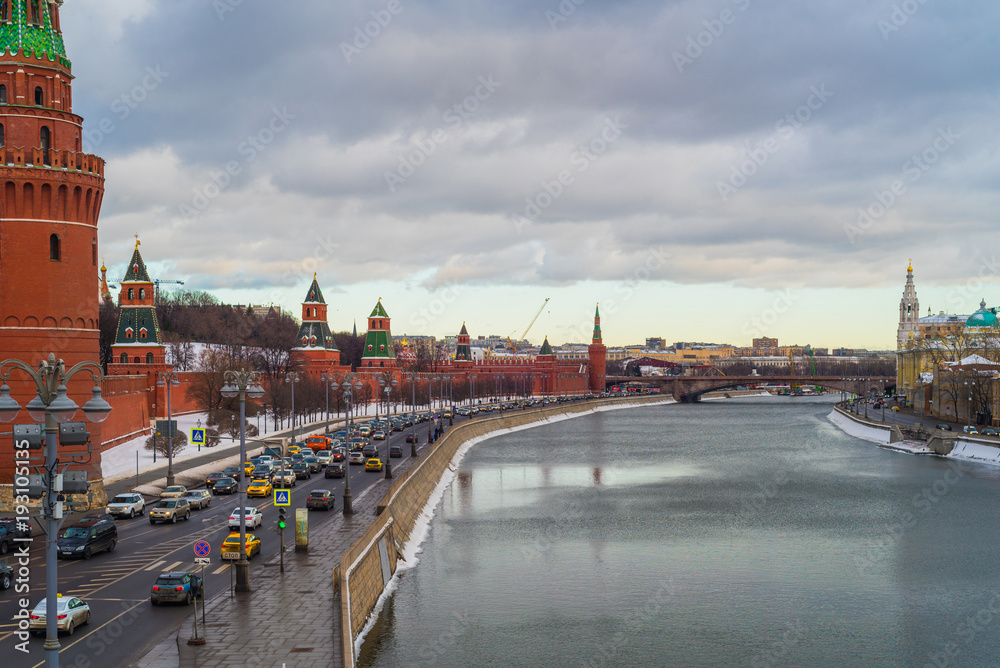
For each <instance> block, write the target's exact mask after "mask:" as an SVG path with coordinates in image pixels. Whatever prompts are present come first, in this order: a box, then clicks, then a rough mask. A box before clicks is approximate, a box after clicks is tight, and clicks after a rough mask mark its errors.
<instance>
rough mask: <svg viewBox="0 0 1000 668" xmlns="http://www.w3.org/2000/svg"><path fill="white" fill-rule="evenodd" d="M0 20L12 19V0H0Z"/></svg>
mask: <svg viewBox="0 0 1000 668" xmlns="http://www.w3.org/2000/svg"><path fill="white" fill-rule="evenodd" d="M0 21H10V0H0Z"/></svg>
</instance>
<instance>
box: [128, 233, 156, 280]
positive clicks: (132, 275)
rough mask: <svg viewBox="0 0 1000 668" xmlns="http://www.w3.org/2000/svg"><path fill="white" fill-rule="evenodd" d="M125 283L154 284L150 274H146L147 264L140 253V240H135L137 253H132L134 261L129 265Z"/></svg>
mask: <svg viewBox="0 0 1000 668" xmlns="http://www.w3.org/2000/svg"><path fill="white" fill-rule="evenodd" d="M124 280H125V282H134V283H152V282H153V281H152V280H151V279H150V278H149V274H148V273H147V272H146V263H145V262H143V261H142V254H141V253H139V240H138V239H136V240H135V252H134V253H132V261H131V262H129V263H128V272H127V273H126V274H125V279H124Z"/></svg>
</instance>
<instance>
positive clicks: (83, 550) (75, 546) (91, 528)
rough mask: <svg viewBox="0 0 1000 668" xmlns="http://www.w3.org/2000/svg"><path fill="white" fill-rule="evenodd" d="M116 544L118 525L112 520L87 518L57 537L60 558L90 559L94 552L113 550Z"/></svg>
mask: <svg viewBox="0 0 1000 668" xmlns="http://www.w3.org/2000/svg"><path fill="white" fill-rule="evenodd" d="M117 544H118V527H117V526H116V525H115V522H114V520H110V519H102V520H87V521H85V522H80V523H79V524H74V525H73V526H71V527H69V528H68V529H66V531H65V532H63V535H62V536H60V537H59V546H58V550H59V551H58V556H59V558H60V559H67V558H75V557H79V558H81V559H90V557H91V555H93V554H94V553H95V552H101V551H102V550H107V551H108V552H113V551H114V549H115V546H116V545H117Z"/></svg>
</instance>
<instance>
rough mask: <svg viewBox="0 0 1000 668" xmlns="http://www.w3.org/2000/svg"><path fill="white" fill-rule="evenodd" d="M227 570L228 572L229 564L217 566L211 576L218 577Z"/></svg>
mask: <svg viewBox="0 0 1000 668" xmlns="http://www.w3.org/2000/svg"><path fill="white" fill-rule="evenodd" d="M228 570H229V564H226V565H225V566H219V567H218V568H216V569H215V570H214V571H212V575H219V574H220V573H225V572H226V571H228Z"/></svg>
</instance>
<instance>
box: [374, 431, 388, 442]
mask: <svg viewBox="0 0 1000 668" xmlns="http://www.w3.org/2000/svg"><path fill="white" fill-rule="evenodd" d="M372 440H374V441H384V440H385V432H384V431H382V430H381V429H379V430H378V431H376V432H375V433H374V434H372Z"/></svg>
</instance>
